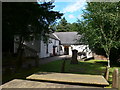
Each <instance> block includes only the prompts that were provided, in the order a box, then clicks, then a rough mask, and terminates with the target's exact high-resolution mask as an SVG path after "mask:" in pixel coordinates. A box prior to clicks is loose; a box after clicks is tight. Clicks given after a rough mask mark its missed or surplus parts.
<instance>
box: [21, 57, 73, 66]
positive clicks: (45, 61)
mask: <svg viewBox="0 0 120 90" xmlns="http://www.w3.org/2000/svg"><path fill="white" fill-rule="evenodd" d="M71 57H72V56H70V55H62V56H54V57H47V58H42V59H39V64H46V63H49V62H51V61H55V60H64V59H65V58H67V59H71ZM28 65H31V66H35V60H32V61H27V62H25V63H24V64H23V67H24V68H27V67H28Z"/></svg>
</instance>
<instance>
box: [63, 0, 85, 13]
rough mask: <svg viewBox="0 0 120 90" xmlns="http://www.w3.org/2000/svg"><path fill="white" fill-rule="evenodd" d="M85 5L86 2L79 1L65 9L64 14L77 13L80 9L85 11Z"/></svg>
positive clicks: (83, 0)
mask: <svg viewBox="0 0 120 90" xmlns="http://www.w3.org/2000/svg"><path fill="white" fill-rule="evenodd" d="M84 5H85V0H77V1H75V2H74V3H73V4H71V5H68V6H67V7H65V8H64V9H63V13H66V12H71V13H73V12H75V11H78V10H79V9H83V8H84V7H85V6H84Z"/></svg>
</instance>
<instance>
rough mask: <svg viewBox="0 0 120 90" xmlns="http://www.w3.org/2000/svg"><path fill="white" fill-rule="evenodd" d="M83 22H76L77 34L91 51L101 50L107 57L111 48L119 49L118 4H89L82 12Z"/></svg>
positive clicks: (119, 15) (119, 11)
mask: <svg viewBox="0 0 120 90" xmlns="http://www.w3.org/2000/svg"><path fill="white" fill-rule="evenodd" d="M83 17H84V21H78V28H79V30H78V32H79V34H82V35H83V40H82V41H84V42H85V43H86V44H89V46H90V47H91V48H92V49H95V48H96V47H98V46H99V48H103V49H104V50H105V52H106V55H107V57H108V58H109V56H110V51H111V48H118V47H120V36H119V34H120V26H119V23H118V22H120V2H115V3H110V2H109V3H105V2H102V3H101V2H91V3H88V4H87V7H86V10H85V11H84V15H83Z"/></svg>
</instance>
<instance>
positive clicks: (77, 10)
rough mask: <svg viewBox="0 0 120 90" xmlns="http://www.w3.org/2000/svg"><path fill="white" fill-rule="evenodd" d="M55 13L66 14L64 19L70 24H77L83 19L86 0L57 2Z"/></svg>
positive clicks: (55, 3)
mask: <svg viewBox="0 0 120 90" xmlns="http://www.w3.org/2000/svg"><path fill="white" fill-rule="evenodd" d="M54 5H55V7H54V9H53V10H54V11H60V12H61V13H64V15H63V16H62V17H65V19H66V20H67V21H68V23H73V22H76V21H77V20H78V19H82V14H83V11H82V10H84V9H85V5H86V2H85V0H72V1H71V0H66V1H55V2H54Z"/></svg>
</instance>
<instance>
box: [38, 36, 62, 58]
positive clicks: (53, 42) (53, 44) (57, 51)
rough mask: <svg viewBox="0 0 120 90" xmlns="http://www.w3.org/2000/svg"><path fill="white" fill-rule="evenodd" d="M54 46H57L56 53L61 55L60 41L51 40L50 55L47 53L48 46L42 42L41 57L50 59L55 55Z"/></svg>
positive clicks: (49, 45)
mask: <svg viewBox="0 0 120 90" xmlns="http://www.w3.org/2000/svg"><path fill="white" fill-rule="evenodd" d="M53 46H57V47H56V48H55V53H56V54H57V55H59V54H60V52H59V40H55V39H52V38H49V44H48V53H46V52H47V51H46V50H47V45H46V44H45V43H44V42H43V41H41V50H40V54H39V57H40V58H45V57H49V56H51V55H53Z"/></svg>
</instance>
